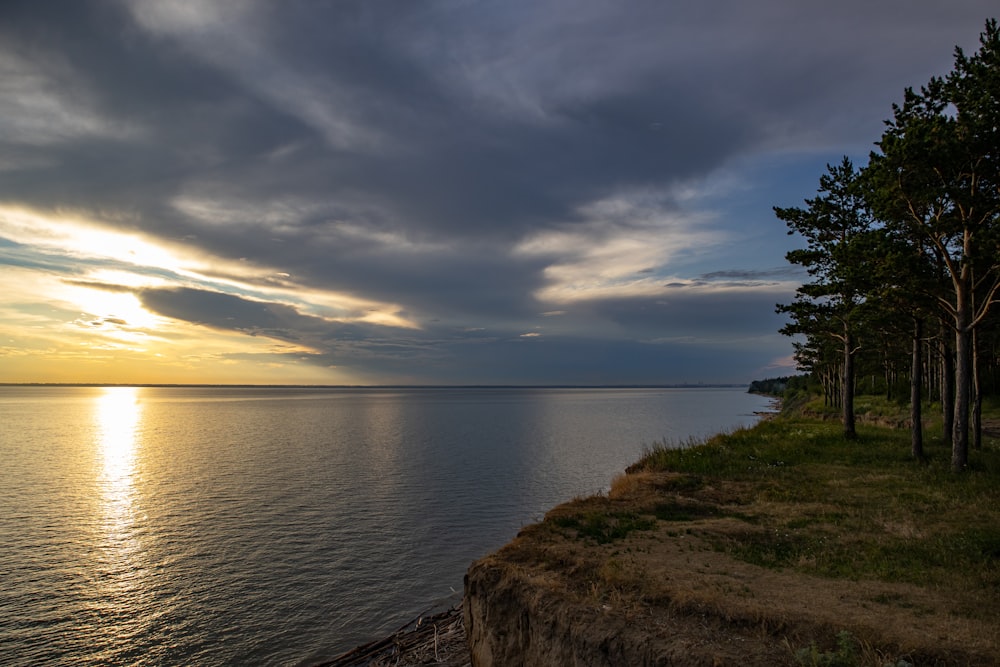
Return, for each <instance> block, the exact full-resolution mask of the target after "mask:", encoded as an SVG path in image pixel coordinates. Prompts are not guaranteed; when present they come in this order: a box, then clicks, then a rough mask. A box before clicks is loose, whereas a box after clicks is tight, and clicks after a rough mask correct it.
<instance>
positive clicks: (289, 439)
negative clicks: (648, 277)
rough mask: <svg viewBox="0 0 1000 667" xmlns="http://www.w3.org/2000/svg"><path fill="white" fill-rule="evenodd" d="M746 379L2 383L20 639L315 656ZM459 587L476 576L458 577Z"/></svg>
mask: <svg viewBox="0 0 1000 667" xmlns="http://www.w3.org/2000/svg"><path fill="white" fill-rule="evenodd" d="M767 404H768V401H767V399H765V398H762V397H760V396H753V395H749V394H747V393H745V390H743V389H710V388H703V389H513V388H510V389H508V388H501V389H436V388H435V389H388V388H387V389H311V388H301V389H298V388H297V389H289V388H228V387H226V388H221V387H197V388H191V387H155V388H146V387H143V388H130V387H113V388H110V387H109V388H97V387H0V424H2V430H0V461H2V465H3V478H2V480H0V582H2V583H0V662H2V663H4V664H25V665H27V664H73V665H84V664H93V665H97V664H101V665H152V664H199V665H216V664H291V665H294V664H310V663H315V662H318V661H321V660H323V659H329V658H331V657H333V656H335V655H337V654H339V653H341V652H343V651H345V650H348V649H350V648H352V647H353V646H355V645H357V644H360V643H364V642H367V641H370V640H372V639H376V638H378V637H380V636H382V635H385V634H387V633H388V632H391V631H393V630H395V629H397V628H398V627H399V626H401V625H403V624H404V623H405V622H407V621H408V620H410V619H412V618H414V617H415V616H416V615H417V614H420V613H422V612H424V611H426V610H428V608H429V607H431V606H432V605H434V604H438V605H441V604H446V603H449V602H455V601H457V600H458V595H460V593H461V588H462V576H463V574H464V573H465V570H466V568H467V567H468V565H469V563H470V562H471V561H473V560H474V559H476V558H478V557H480V556H483V555H485V554H487V553H489V552H490V551H492V550H494V549H496V548H498V547H500V546H501V545H503V544H504V543H505V542H507V541H508V540H510V539H511V538H512V537H514V535H515V534H516V533H517V531H518V530H519V529H520V528H521V527H522V526H524V525H526V524H528V523H533V522H535V521H538V520H540V519H541V517H542V516H543V514H544V513H545V512H546V511H547V510H548V509H550V508H551V507H552V506H554V505H556V504H558V503H560V502H563V501H566V500H569V499H571V498H573V497H574V496H577V495H583V494H590V493H594V492H597V491H601V490H603V489H606V488H607V487H608V486H609V484H610V481H611V479H612V477H614V476H615V475H616V474H618V473H620V472H621V471H623V470H624V468H625V467H626V466H627V465H628V464H630V463H632V462H634V461H635V460H637V459H638V458H639V457H640V456H641V455H642V453H643V450H644V448H645V447H648V446H650V445H652V444H654V443H655V442H658V441H661V440H664V439H666V440H667V441H672V442H676V441H684V440H686V439H687V438H688V437H689V436H705V435H710V434H712V433H715V432H718V431H720V430H727V429H732V428H735V427H738V426H742V425H749V424H752V423H754V422H755V421H756V419H757V418H756V417H755V416H754V414H753V413H754V412H755V411H758V410H763V409H766V407H767ZM456 593H457V595H456Z"/></svg>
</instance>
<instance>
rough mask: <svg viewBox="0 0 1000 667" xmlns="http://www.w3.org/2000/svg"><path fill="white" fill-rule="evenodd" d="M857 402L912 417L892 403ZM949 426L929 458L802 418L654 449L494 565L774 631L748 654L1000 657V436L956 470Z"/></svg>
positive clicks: (584, 596)
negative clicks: (856, 644) (851, 650)
mask: <svg viewBox="0 0 1000 667" xmlns="http://www.w3.org/2000/svg"><path fill="white" fill-rule="evenodd" d="M859 406H860V409H859V414H868V415H872V416H876V417H880V418H882V419H881V421H887V422H889V423H898V422H899V421H900V420H901V419H902V418H903V415H902V414H901V411H900V410H899V408H897V407H896V406H892V405H889V404H886V403H884V401H880V400H879V399H875V398H867V397H862V399H861V400H859ZM894 410H895V411H897V412H898V413H900V414H892V413H893V411H894ZM994 416H995V415H994ZM993 423H997V422H995V421H994V422H993ZM936 428H938V427H935V426H934V425H932V426H931V427H929V428H928V432H929V434H928V436H927V437H926V440H925V450H926V453H927V461H925V462H923V463H918V462H916V461H913V460H911V459H910V458H909V433H908V431H907V430H905V429H893V428H886V427H879V426H873V425H866V424H862V425H860V427H859V429H858V431H859V438H858V440H855V441H845V440H844V439H843V438H842V436H841V428H840V425H839V423H838V422H837V421H836V420H830V419H822V418H818V417H808V416H803V414H801V413H800V414H797V415H782V416H780V417H777V418H775V419H771V420H767V421H764V422H762V423H760V424H758V425H757V426H756V427H754V428H752V429H744V430H739V431H736V432H733V433H729V434H723V435H719V436H716V437H714V438H712V439H711V440H709V441H707V442H706V443H703V444H697V445H689V446H685V447H682V448H671V447H658V448H654V449H653V450H652V451H650V452H649V453H648V455H647V456H645V457H644V458H643V459H642V460H641V461H639V462H638V463H636V464H635V465H634V466H632V467H631V468H630V469H629V474H627V475H623V476H621V477H620V478H618V479H617V480H616V481H615V483H614V485H613V486H612V490H611V492H610V493H609V494H608V496H605V497H595V498H588V499H580V500H578V501H574V502H572V503H568V504H567V505H564V506H560V507H559V508H556V509H554V510H553V511H552V512H550V513H549V515H548V516H547V518H546V521H545V522H544V523H543V524H541V525H539V526H536V527H533V528H531V529H530V530H526V531H524V534H523V536H520V537H519V538H518V540H515V542H514V543H513V544H512V545H510V546H509V547H507V548H505V550H504V551H503V552H501V556H500V558H499V560H500V561H504V562H505V563H506V564H508V565H512V566H516V568H522V569H524V571H528V570H531V571H534V572H535V574H536V575H538V574H539V573H540V572H543V571H544V572H546V573H547V574H544V575H541V576H545V577H549V576H552V577H563V580H564V586H565V587H566V589H567V590H568V591H570V592H571V593H572V591H574V590H575V589H578V590H576V592H575V593H572V594H574V595H576V596H577V598H576V599H577V600H578V601H579V602H582V603H583V604H584V605H586V604H590V603H593V604H597V605H599V606H600V608H606V609H610V608H620V609H623V610H626V611H625V613H626V614H627V615H629V616H630V622H636V621H637V619H641V618H649V619H655V618H659V617H660V616H658V615H662V613H667V614H668V615H671V616H672V618H673V619H674V620H673V621H672V622H671V623H673V624H674V626H675V627H676V624H677V623H679V622H680V619H681V618H684V617H685V614H687V615H690V614H691V613H692V612H691V611H690V610H696V612H697V613H698V614H701V615H700V616H699V618H701V619H702V622H703V623H704V622H706V621H705V620H704V619H706V618H709V617H712V618H716V619H722V623H723V625H720V626H717V627H716V630H714V631H713V634H712V636H718V635H719V633H724V632H726V631H729V630H731V629H736V628H739V627H743V628H747V627H752V626H753V625H755V624H756V625H757V626H758V628H760V629H764V628H766V634H767V636H769V637H771V638H772V639H770V640H768V639H767V638H766V637H764V636H763V635H759V634H758V635H754V634H753V633H749V634H746V635H745V636H743V637H741V638H739V639H738V641H736V644H737V645H740V646H745V647H747V649H740V650H741V651H743V652H742V653H740V652H739V651H737V653H735V654H730V655H737V656H740V659H743V660H744V664H778V662H781V663H782V664H878V665H882V664H895V659H896V658H906V657H908V658H917V663H918V664H925V663H926V664H1000V656H998V657H997V658H996V660H992V661H991V659H990V658H988V657H984V656H990V655H992V654H993V653H994V652H997V651H1000V636H998V634H1000V630H998V628H1000V433H994V434H993V435H991V436H989V437H987V438H986V439H985V445H984V448H983V450H982V451H974V452H972V453H971V456H970V467H969V470H968V471H967V472H965V473H963V474H954V473H952V472H951V471H950V469H949V462H950V451H948V449H947V448H946V447H944V446H943V445H942V444H941V441H940V438H937V437H934V436H932V435H930V432H932V431H934V430H935V429H936ZM567 573H568V574H567ZM564 575H565V576H564ZM588 601H589V602H588ZM657 609H663V610H664V612H657V611H656V610H657ZM684 609H687V610H688V611H687V612H684V611H682V610H684ZM709 609H712V610H714V611H710V612H706V610H709ZM705 613H709V616H704V614H705ZM650 622H651V623H652V621H650ZM657 623H658V622H657ZM734 623H735V624H736V625H734ZM653 625H654V626H656V627H660V626H659V625H656V623H653ZM651 627H652V626H651ZM796 628H798V629H796ZM810 628H812V629H810ZM841 629H849V630H851V632H852V633H853V634H854V635H855V636H856V637H857V638H858V639H860V640H861V647H862V648H866V651H862V655H861V656H860V658H859V659H857V660H854V659H852V660H849V661H846V662H844V663H835V662H831V661H830V659H832V658H836V657H837V656H836V655H834V653H832V652H827V653H824V652H822V651H820V652H818V653H817V649H816V648H815V645H814V644H813V645H812V647H811V648H812V652H811V653H810V652H809V649H810V644H812V643H813V642H815V641H818V642H819V644H820V645H821V646H822V647H825V648H828V649H830V651H833V652H836V651H837V645H838V640H837V638H836V635H837V630H841ZM674 632H675V634H676V630H675V631H674ZM782 637H784V638H783V639H782ZM840 639H841V640H843V639H844V637H841V638H840ZM757 640H760V641H759V644H760V646H759V647H758V648H757V649H754V650H757V651H759V653H758V657H757V658H752V657H750V658H748V659H744V657H745V656H748V655H749V653H748V650H749V647H750V646H751V644H752V643H753V642H754V641H757ZM789 640H791V642H790V641H789ZM699 641H702V643H707V642H709V641H711V640H708V639H702V640H699ZM768 641H772V642H780V643H781V644H783V645H784V646H785V649H783V650H784V654H782V653H781V651H779V652H778V653H775V652H774V648H773V646H774V644H772V645H771V648H769V647H768V646H767V642H768ZM732 644H733V642H732V641H731V642H730V643H729V644H727V645H723V643H722V642H721V641H720V642H719V643H718V645H716V646H713V647H711V650H712V651H715V652H716V653H715V655H723V656H725V655H726V653H725V651H727V650H728V651H731V650H732V649H731V645H732ZM966 649H967V650H966ZM797 651H798V652H797ZM803 651H804V653H803ZM780 655H784V657H783V658H781V660H780V661H779V660H777V658H775V656H780ZM761 656H763V657H761ZM888 658H892V659H891V660H888V661H887V660H886V659H888ZM723 661H725V659H724V660H723Z"/></svg>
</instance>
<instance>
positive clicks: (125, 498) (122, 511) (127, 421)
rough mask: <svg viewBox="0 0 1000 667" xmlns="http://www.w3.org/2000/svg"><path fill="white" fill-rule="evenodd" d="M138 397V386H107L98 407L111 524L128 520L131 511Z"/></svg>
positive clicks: (102, 487)
mask: <svg viewBox="0 0 1000 667" xmlns="http://www.w3.org/2000/svg"><path fill="white" fill-rule="evenodd" d="M138 399H139V389H138V388H136V387H106V388H104V389H103V390H102V394H101V395H100V397H99V398H98V399H97V403H96V406H95V419H96V422H97V429H98V431H97V432H98V438H99V439H98V443H97V444H98V447H99V455H100V457H101V462H102V466H101V489H102V492H103V496H104V506H105V508H106V510H107V511H106V515H107V517H108V519H110V521H109V524H115V525H121V524H123V523H127V522H128V517H129V515H130V514H131V512H132V496H133V492H134V488H133V486H134V485H133V480H132V476H133V473H134V471H135V457H136V430H137V428H138V426H139V421H140V417H141V410H142V408H141V405H140V404H139V400H138Z"/></svg>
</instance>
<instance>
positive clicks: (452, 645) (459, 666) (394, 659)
mask: <svg viewBox="0 0 1000 667" xmlns="http://www.w3.org/2000/svg"><path fill="white" fill-rule="evenodd" d="M471 664H472V662H471V660H470V658H469V649H468V646H467V644H466V641H465V625H464V624H463V622H462V606H461V604H459V605H457V606H455V607H452V608H451V609H448V610H447V611H443V612H440V613H438V614H434V615H431V616H421V617H419V618H417V619H416V620H414V621H411V622H409V623H407V624H406V625H404V626H403V627H401V628H400V629H399V630H397V631H396V632H394V633H393V634H391V635H389V636H388V637H386V638H384V639H379V640H377V641H373V642H369V643H368V644H365V645H363V646H358V647H357V648H354V649H351V650H350V651H348V652H347V653H344V654H342V655H340V656H338V657H336V658H334V659H333V660H330V661H328V662H323V663H320V664H318V665H316V666H315V667H388V666H389V665H393V666H395V665H399V666H400V667H410V666H414V665H438V666H439V667H471Z"/></svg>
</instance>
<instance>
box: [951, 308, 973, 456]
mask: <svg viewBox="0 0 1000 667" xmlns="http://www.w3.org/2000/svg"><path fill="white" fill-rule="evenodd" d="M955 301H956V306H957V307H956V308H955V419H954V421H953V422H952V438H951V467H952V469H953V470H955V471H961V470H965V466H966V465H968V463H969V404H970V401H969V394H970V391H969V390H970V388H971V386H972V312H971V311H972V305H971V304H970V303H969V299H968V294H967V293H966V291H965V290H962V289H957V290H956V294H955Z"/></svg>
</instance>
